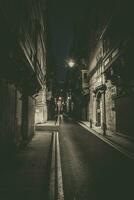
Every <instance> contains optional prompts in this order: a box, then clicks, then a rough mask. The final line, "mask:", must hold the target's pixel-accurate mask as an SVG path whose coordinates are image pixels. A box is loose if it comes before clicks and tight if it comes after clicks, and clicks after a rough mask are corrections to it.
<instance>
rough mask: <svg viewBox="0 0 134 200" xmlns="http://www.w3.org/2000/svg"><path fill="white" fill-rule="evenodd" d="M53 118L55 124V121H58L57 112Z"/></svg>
mask: <svg viewBox="0 0 134 200" xmlns="http://www.w3.org/2000/svg"><path fill="white" fill-rule="evenodd" d="M54 119H55V125H56V124H57V122H58V114H56V115H55V116H54Z"/></svg>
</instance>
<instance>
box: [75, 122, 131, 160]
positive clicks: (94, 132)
mask: <svg viewBox="0 0 134 200" xmlns="http://www.w3.org/2000/svg"><path fill="white" fill-rule="evenodd" d="M78 124H79V125H81V126H82V127H83V128H85V129H87V130H88V131H90V132H91V133H93V134H94V135H96V136H97V137H98V138H100V139H101V140H103V141H104V142H106V143H107V144H109V145H110V146H112V147H113V148H114V149H116V150H118V151H119V152H121V153H122V154H123V155H125V156H126V157H128V158H130V159H132V160H134V155H133V154H132V153H130V152H129V151H127V150H125V149H124V148H122V147H120V146H119V145H117V144H115V143H113V142H111V141H109V140H108V139H107V138H104V137H103V136H101V135H98V134H97V133H96V131H94V130H91V129H90V128H88V127H87V126H86V125H84V124H82V123H80V122H78Z"/></svg>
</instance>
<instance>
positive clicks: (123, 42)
mask: <svg viewBox="0 0 134 200" xmlns="http://www.w3.org/2000/svg"><path fill="white" fill-rule="evenodd" d="M126 9H127V12H126ZM128 11H129V12H128ZM132 16H133V12H132V9H131V5H128V4H125V3H124V4H122V7H119V8H118V9H116V11H115V12H114V14H113V15H112V16H111V17H110V18H109V20H108V23H107V24H106V25H105V27H104V28H103V29H102V31H100V36H99V37H98V40H97V43H96V46H95V47H94V48H93V50H92V54H91V56H90V62H89V70H88V75H89V88H90V101H89V121H90V126H91V127H92V128H97V129H98V130H100V132H101V133H103V134H108V133H110V132H112V133H114V134H120V135H122V136H125V137H128V138H134V135H133V131H132V130H133V128H134V126H133V124H134V114H133V113H134V112H133V108H134V103H133V102H134V101H133V99H134V93H133V87H134V78H133V76H132V74H133V59H132V57H133V53H132V47H133V43H134V40H133V37H132V26H131V25H132V23H131V22H132Z"/></svg>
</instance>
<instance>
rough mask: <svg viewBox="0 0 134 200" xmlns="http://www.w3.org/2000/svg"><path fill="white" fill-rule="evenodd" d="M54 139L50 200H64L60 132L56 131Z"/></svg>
mask: <svg viewBox="0 0 134 200" xmlns="http://www.w3.org/2000/svg"><path fill="white" fill-rule="evenodd" d="M52 137H53V138H52V156H51V166H50V183H49V200H64V191H63V179H62V169H61V156H60V144H59V132H57V131H54V132H53V136H52Z"/></svg>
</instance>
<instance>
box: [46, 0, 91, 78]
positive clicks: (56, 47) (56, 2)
mask: <svg viewBox="0 0 134 200" xmlns="http://www.w3.org/2000/svg"><path fill="white" fill-rule="evenodd" d="M89 2H90V0H49V4H48V11H49V14H48V17H49V31H50V36H51V48H52V53H53V56H54V59H55V62H56V66H57V80H58V81H64V80H65V75H66V71H67V68H66V67H65V60H66V59H67V58H68V56H69V52H70V48H71V45H72V42H73V37H74V26H75V24H76V22H77V23H78V21H79V20H80V19H81V18H82V17H84V15H85V14H86V13H87V12H88V5H89Z"/></svg>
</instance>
